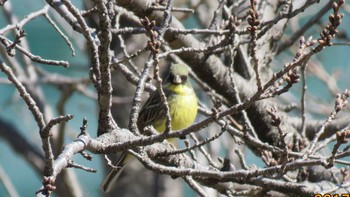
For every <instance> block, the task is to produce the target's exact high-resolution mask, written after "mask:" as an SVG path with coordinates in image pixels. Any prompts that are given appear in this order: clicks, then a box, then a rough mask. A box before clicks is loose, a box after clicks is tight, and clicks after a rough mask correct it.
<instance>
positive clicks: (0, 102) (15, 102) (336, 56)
mask: <svg viewBox="0 0 350 197" xmlns="http://www.w3.org/2000/svg"><path fill="white" fill-rule="evenodd" d="M212 2H213V3H212V4H210V5H208V4H206V6H217V4H218V3H217V2H216V1H212ZM298 2H300V5H302V4H303V3H304V2H305V1H302V0H300V1H298ZM73 3H74V4H75V5H76V6H77V7H79V8H84V5H83V3H84V2H83V1H73ZM181 3H186V1H184V2H179V3H178V4H179V5H178V6H180V7H181V6H186V4H183V5H181ZM6 4H7V5H6ZM324 4H325V2H324V1H322V2H321V3H320V4H319V5H316V6H312V7H310V8H308V10H307V12H305V13H302V14H300V15H299V16H298V17H295V18H293V19H292V20H291V21H290V22H289V23H290V25H289V26H288V32H290V33H292V32H295V31H297V30H298V28H300V27H301V26H302V25H303V24H305V22H306V21H307V20H308V19H309V18H310V16H313V15H314V14H315V13H316V12H318V11H319V9H320V8H321V7H322V5H324ZM5 5H6V6H8V7H7V8H6V9H10V11H11V14H12V15H13V16H16V17H17V18H18V19H19V20H21V19H22V18H23V17H25V16H26V15H28V14H29V13H31V12H34V11H37V10H40V9H42V8H43V5H45V2H43V1H42V0H32V1H22V0H11V1H8V2H6V3H5ZM296 5H297V4H296ZM346 8H348V7H346ZM54 12H55V11H53V10H50V11H49V13H50V15H51V16H52V18H53V20H60V19H59V17H57V14H56V13H54ZM344 13H345V14H346V15H348V14H349V13H348V10H347V9H346V10H345V11H344ZM6 15H7V14H6V13H5V11H4V6H0V29H2V28H4V27H5V26H6V25H7V24H9V19H8V17H7V16H6ZM348 18H349V17H345V18H344V21H343V24H342V25H341V27H340V29H341V32H340V34H339V36H340V39H336V41H335V43H337V42H338V43H341V42H342V43H344V42H347V41H348V38H349V37H348V35H349V34H348V33H349V29H348V27H349V26H350V21H349V19H348ZM182 20H183V24H184V25H185V26H186V27H187V28H196V27H199V24H198V23H199V22H198V18H197V17H196V16H195V15H188V16H186V17H184V18H183V19H182ZM326 20H327V15H325V16H324V18H322V20H321V21H319V22H318V24H317V25H315V27H314V28H311V29H310V30H309V31H307V32H306V34H305V35H304V36H305V37H308V36H314V37H318V32H319V31H320V29H321V27H320V25H322V24H324V23H325V21H326ZM62 23H64V22H62V21H61V22H58V24H60V25H61V24H62ZM66 27H67V26H60V28H61V30H63V31H64V33H65V34H66V35H68V36H69V37H71V38H74V41H73V42H72V43H73V47H74V49H75V56H72V52H71V50H70V49H69V47H68V46H67V44H66V43H65V42H64V40H63V39H62V38H61V37H60V35H59V34H58V33H57V31H56V30H54V29H53V27H52V26H51V25H50V24H48V22H47V20H46V19H45V18H43V17H38V18H35V19H34V20H33V21H31V22H29V23H28V24H26V25H25V26H24V27H23V29H24V31H25V33H26V34H27V35H26V39H27V40H28V45H29V48H30V51H31V52H32V53H33V54H36V55H39V56H41V57H43V58H45V59H53V60H66V61H69V63H70V67H69V68H64V67H55V66H47V65H41V64H37V63H34V65H35V66H37V67H39V68H40V69H42V70H44V71H47V72H49V73H58V74H61V75H64V76H69V77H88V72H86V71H87V70H88V68H89V66H90V65H89V57H88V55H87V52H86V51H85V50H84V39H83V38H82V37H81V36H80V35H79V36H78V34H76V33H75V32H74V31H73V30H72V29H71V28H66ZM6 36H7V37H8V38H9V39H11V40H13V39H14V37H13V35H11V34H8V35H6ZM285 37H286V38H287V37H288V35H285ZM297 47H298V46H297V44H295V45H293V47H291V49H290V50H286V51H285V52H283V53H281V54H280V55H279V56H278V57H277V59H274V61H273V62H272V67H273V69H274V70H276V71H277V70H279V69H281V68H282V67H283V65H284V64H285V63H286V62H289V61H291V60H292V59H293V56H294V54H295V51H296V49H297ZM1 52H2V53H0V57H1V58H4V54H3V50H2V51H1ZM348 53H349V46H348V45H341V46H340V45H336V46H334V47H328V48H326V49H325V50H324V51H323V52H322V53H319V54H318V55H316V57H314V58H313V59H312V61H311V62H310V64H309V66H308V70H307V72H306V73H307V87H308V90H307V97H308V107H307V110H308V114H307V115H308V116H310V117H311V116H312V117H316V118H318V119H320V120H321V119H324V118H325V117H326V116H327V115H328V113H330V112H331V111H332V108H333V103H334V98H335V93H337V92H339V90H341V91H343V90H344V89H345V88H349V85H348V84H349V83H350V78H349V74H350V63H349V59H348V56H349V55H348ZM140 66H142V65H140ZM0 79H1V81H0V82H1V83H0V119H1V121H3V122H5V123H6V124H9V125H10V126H11V127H13V129H15V130H16V131H18V132H19V134H20V135H22V137H23V138H24V139H26V140H28V142H30V143H31V144H32V145H33V146H34V148H36V149H37V151H39V152H42V150H41V140H40V136H39V133H38V132H39V131H38V127H37V124H36V122H35V121H34V118H33V116H32V114H31V113H30V112H29V110H28V108H27V106H26V104H25V103H24V101H23V100H22V99H21V98H20V96H19V94H18V93H17V91H16V90H15V88H14V87H13V85H11V84H8V83H6V76H5V75H4V74H3V73H1V72H0ZM115 85H116V86H118V82H116V84H115ZM120 85H121V86H123V85H125V84H123V83H121V84H119V86H120ZM121 86H120V87H117V88H121ZM41 87H42V94H43V98H44V99H45V102H47V104H48V106H50V110H51V113H52V114H53V116H54V117H55V116H58V115H59V114H60V113H59V112H58V111H57V109H58V105H59V103H60V101H61V100H62V94H61V89H59V88H58V87H57V86H53V85H50V84H45V83H43V84H42V86H41ZM194 87H195V88H196V90H197V95H199V97H200V99H201V101H202V102H204V103H206V102H209V101H208V100H209V99H208V98H206V96H205V95H204V94H202V93H201V92H200V90H199V88H198V86H197V85H195V84H194ZM87 88H91V89H92V87H89V86H88V87H87ZM300 89H301V86H300V85H296V86H294V87H293V88H292V91H291V92H288V93H286V94H285V95H283V96H282V97H281V98H280V99H281V101H282V102H284V103H286V104H288V103H297V104H299V102H300V92H301V91H300ZM128 91H129V93H128V95H121V98H125V99H124V100H123V101H122V102H121V103H120V104H119V105H116V108H114V115H115V116H116V117H118V115H119V116H123V115H124V114H125V113H124V112H123V110H121V109H122V108H125V109H124V110H126V111H127V110H128V107H129V106H130V102H129V101H131V100H129V101H128V99H127V98H129V97H128V96H129V95H130V93H132V92H133V89H132V88H131V89H130V90H128ZM126 94H127V93H126ZM119 96H120V95H119ZM66 102H67V103H66V105H65V107H64V113H65V114H72V115H74V118H73V119H72V120H71V121H69V122H68V123H67V124H66V135H65V139H64V142H65V143H69V142H71V141H72V140H74V139H75V137H76V136H77V135H78V134H79V127H80V126H81V125H82V119H83V118H84V117H86V118H87V119H88V131H89V133H90V135H91V136H92V137H96V132H95V131H96V128H97V125H96V124H97V115H96V114H97V110H96V109H97V106H96V101H94V100H93V99H91V98H88V97H87V96H85V95H82V94H79V93H76V92H75V93H73V94H72V95H71V96H70V97H69V98H68V99H67V101H66ZM208 105H212V104H211V103H208ZM314 106H318V107H317V108H315V107H314ZM320 106H321V107H320ZM118 107H119V108H118ZM118 112H119V114H118ZM295 113H296V114H298V113H299V112H298V111H296V112H295ZM200 118H201V117H198V119H200ZM123 126H124V127H125V126H126V125H123ZM4 132H8V130H4V127H0V196H9V195H8V193H7V191H6V190H5V188H4V182H3V181H6V178H7V179H8V181H10V182H11V183H12V184H13V186H14V187H15V190H16V191H17V192H18V195H19V196H28V195H33V194H34V193H35V191H36V190H38V189H39V188H40V186H41V185H42V184H41V179H42V177H41V174H40V172H38V171H35V170H34V169H33V168H32V167H31V166H30V165H28V162H27V160H26V159H25V158H24V157H23V155H22V154H18V152H17V151H16V148H15V147H13V144H10V143H8V141H7V139H6V138H5V137H4V136H6V135H4V134H2V135H1V133H4ZM224 155H225V152H223V156H224ZM245 156H246V159H247V162H248V164H249V165H251V164H255V165H257V166H259V165H263V163H262V162H261V160H260V159H258V158H256V157H255V156H254V155H253V154H252V153H250V152H249V151H248V152H246V154H245ZM75 161H76V163H79V164H82V165H85V166H88V167H90V168H93V169H97V173H87V172H85V171H81V170H77V169H69V170H73V171H74V172H75V173H76V176H77V178H78V179H79V182H80V183H81V187H82V188H83V191H84V196H87V197H89V196H100V195H101V194H100V191H99V189H98V185H99V184H100V183H101V181H102V179H103V178H104V174H105V171H104V170H103V169H104V168H105V164H104V163H103V162H102V161H103V160H102V157H101V156H99V155H93V160H92V161H86V160H85V159H83V158H82V157H81V156H76V157H75ZM183 188H184V191H183V194H184V196H195V195H194V193H193V192H192V191H191V189H189V188H188V186H184V187H183ZM54 196H55V195H54Z"/></svg>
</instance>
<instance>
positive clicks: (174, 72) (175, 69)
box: [167, 64, 188, 85]
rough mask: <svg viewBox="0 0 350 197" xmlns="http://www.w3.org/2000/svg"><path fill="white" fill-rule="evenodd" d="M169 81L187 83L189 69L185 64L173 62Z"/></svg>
mask: <svg viewBox="0 0 350 197" xmlns="http://www.w3.org/2000/svg"><path fill="white" fill-rule="evenodd" d="M167 81H168V82H170V83H172V84H174V85H180V84H187V82H188V69H187V67H186V65H183V64H173V65H171V67H170V72H169V75H168V77H167Z"/></svg>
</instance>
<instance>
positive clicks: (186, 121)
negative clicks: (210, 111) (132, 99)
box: [100, 64, 198, 192]
mask: <svg viewBox="0 0 350 197" xmlns="http://www.w3.org/2000/svg"><path fill="white" fill-rule="evenodd" d="M163 90H164V93H165V96H166V97H167V101H168V104H169V110H170V117H171V128H172V129H173V130H179V129H183V128H186V127H188V126H190V125H191V124H192V123H193V122H194V120H195V118H196V115H197V108H198V104H197V96H196V94H195V92H194V90H193V88H192V85H191V83H190V80H189V79H188V69H187V67H186V66H185V65H182V64H173V65H172V66H171V67H170V72H169V74H168V76H167V77H166V79H165V81H164V85H163ZM165 117H166V109H165V107H164V104H162V102H161V98H160V94H159V91H154V92H153V93H152V94H151V96H150V97H149V98H148V100H147V101H146V103H145V104H144V106H143V107H142V109H141V111H140V113H139V118H138V120H137V126H138V128H139V130H140V131H141V132H142V131H143V128H144V127H145V126H149V125H152V126H153V127H154V128H155V129H156V130H157V131H158V132H164V131H165V127H166V118H165ZM129 160H130V156H128V154H127V153H124V154H123V156H121V158H120V159H119V160H118V161H117V162H116V164H115V166H116V167H117V168H118V169H112V170H111V171H110V172H109V173H108V175H107V177H106V178H105V180H104V181H103V182H102V184H101V186H100V188H101V189H102V190H103V191H104V192H108V191H110V189H111V188H112V185H114V183H115V182H116V180H117V179H118V177H119V176H120V174H121V172H122V170H123V169H124V167H125V166H126V165H125V164H126V163H127V162H128V161H129Z"/></svg>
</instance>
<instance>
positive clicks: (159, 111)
mask: <svg viewBox="0 0 350 197" xmlns="http://www.w3.org/2000/svg"><path fill="white" fill-rule="evenodd" d="M164 93H165V96H167V97H168V95H169V94H170V93H171V91H169V90H167V89H164ZM165 113H166V112H165V108H164V105H163V104H162V102H161V98H160V93H159V91H158V90H156V91H154V92H153V93H152V94H151V96H150V97H149V98H148V100H147V101H146V103H145V104H144V105H143V107H142V109H141V111H140V113H139V118H138V120H137V126H138V128H139V129H140V131H141V132H142V130H143V128H144V127H145V126H149V125H153V124H154V123H155V122H157V121H158V120H161V119H162V118H164V117H165Z"/></svg>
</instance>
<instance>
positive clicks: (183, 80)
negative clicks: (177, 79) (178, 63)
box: [181, 75, 187, 83]
mask: <svg viewBox="0 0 350 197" xmlns="http://www.w3.org/2000/svg"><path fill="white" fill-rule="evenodd" d="M181 81H182V83H186V81H187V76H186V75H182V76H181Z"/></svg>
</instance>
